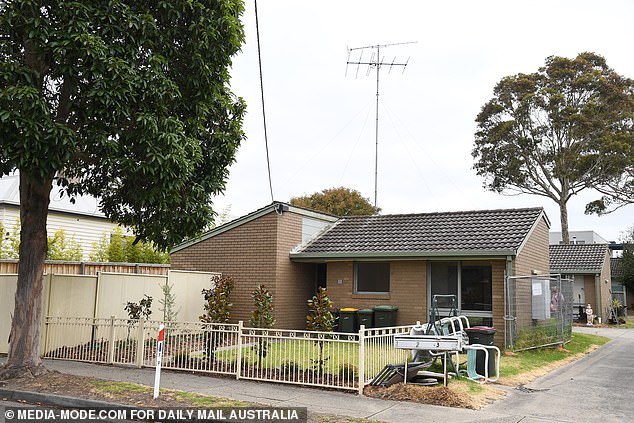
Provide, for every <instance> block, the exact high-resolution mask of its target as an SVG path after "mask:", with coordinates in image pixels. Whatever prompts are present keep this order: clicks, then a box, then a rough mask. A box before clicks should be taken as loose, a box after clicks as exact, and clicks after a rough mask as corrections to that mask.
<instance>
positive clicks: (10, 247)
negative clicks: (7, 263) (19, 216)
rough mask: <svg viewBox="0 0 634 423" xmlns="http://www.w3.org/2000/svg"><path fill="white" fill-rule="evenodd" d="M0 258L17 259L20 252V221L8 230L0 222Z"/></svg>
mask: <svg viewBox="0 0 634 423" xmlns="http://www.w3.org/2000/svg"><path fill="white" fill-rule="evenodd" d="M0 234H1V235H2V238H1V239H0V259H17V258H18V256H19V254H20V221H17V222H16V223H15V225H13V229H12V230H11V231H9V230H8V229H5V228H4V225H2V223H0Z"/></svg>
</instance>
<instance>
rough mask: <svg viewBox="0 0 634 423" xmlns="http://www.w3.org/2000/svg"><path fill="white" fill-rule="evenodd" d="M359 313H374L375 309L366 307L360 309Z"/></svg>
mask: <svg viewBox="0 0 634 423" xmlns="http://www.w3.org/2000/svg"><path fill="white" fill-rule="evenodd" d="M358 313H359V314H371V313H374V310H372V309H371V308H364V309H362V310H359V312H358Z"/></svg>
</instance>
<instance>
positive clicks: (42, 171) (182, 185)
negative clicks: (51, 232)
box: [0, 0, 245, 248]
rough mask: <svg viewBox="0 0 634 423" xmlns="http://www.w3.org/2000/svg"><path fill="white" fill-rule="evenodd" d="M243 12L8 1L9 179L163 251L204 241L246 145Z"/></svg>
mask: <svg viewBox="0 0 634 423" xmlns="http://www.w3.org/2000/svg"><path fill="white" fill-rule="evenodd" d="M242 12H243V4H242V1H240V0H216V1H211V0H194V1H191V0H169V1H145V0H143V1H141V0H114V1H113V0H90V1H87V0H86V1H64V0H61V1H50V0H49V1H35V0H21V1H11V0H9V1H3V2H0V139H1V140H2V143H1V144H0V175H4V174H8V173H10V172H13V171H15V170H16V169H18V170H19V171H20V172H21V173H24V174H26V175H28V176H29V178H31V179H33V180H37V181H42V183H47V181H50V180H51V179H52V178H55V179H56V181H57V184H58V186H59V188H58V189H60V190H61V191H62V192H63V193H65V194H68V195H70V196H73V195H77V194H84V193H89V194H92V195H94V196H97V197H99V198H101V209H102V211H103V212H104V213H105V214H106V215H107V216H108V217H109V218H110V219H112V220H114V221H117V222H119V223H121V224H122V225H124V226H127V227H131V228H133V229H134V231H135V233H136V234H137V235H138V237H139V239H148V240H151V241H153V242H155V243H156V244H157V245H158V246H159V247H161V248H167V247H169V246H171V245H174V244H175V243H178V242H179V241H180V240H181V239H183V237H185V236H188V235H193V234H195V233H196V232H197V231H198V230H199V229H200V228H201V227H203V226H204V225H205V224H207V223H208V222H209V221H210V220H211V218H212V217H213V210H212V208H211V205H210V201H209V200H210V196H211V195H215V194H218V193H220V192H222V191H223V189H224V187H225V180H226V178H227V176H228V170H227V167H228V166H229V165H230V164H231V163H232V162H233V161H234V157H235V153H236V149H237V148H238V146H239V144H240V142H241V141H242V139H243V138H244V135H243V132H242V117H243V114H244V111H245V106H244V103H243V101H242V99H240V98H237V97H236V96H235V95H234V94H233V93H232V92H231V91H230V89H229V68H230V66H231V57H232V56H233V55H234V54H236V53H237V52H238V51H239V49H240V45H241V43H242V42H243V39H244V34H243V27H242V24H241V22H240V16H241V14H242ZM48 183H50V182H48ZM56 189H57V188H56Z"/></svg>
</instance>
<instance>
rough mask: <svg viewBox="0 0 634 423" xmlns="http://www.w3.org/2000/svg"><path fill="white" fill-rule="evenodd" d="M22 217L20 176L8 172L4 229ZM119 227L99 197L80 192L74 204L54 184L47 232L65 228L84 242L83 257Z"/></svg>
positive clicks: (1, 185) (2, 201)
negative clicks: (103, 209)
mask: <svg viewBox="0 0 634 423" xmlns="http://www.w3.org/2000/svg"><path fill="white" fill-rule="evenodd" d="M19 221H20V177H19V175H9V176H4V177H2V178H0V223H2V226H3V227H4V230H5V233H4V234H2V235H3V236H4V237H6V236H7V233H11V232H12V231H13V230H14V228H15V227H16V224H18V223H19ZM115 227H117V224H116V223H113V222H111V221H110V220H108V219H107V218H106V216H105V215H104V214H103V213H101V211H99V204H98V201H97V199H96V198H94V197H91V196H81V197H76V198H75V203H74V204H73V203H72V202H71V201H70V199H69V198H68V196H63V197H61V196H60V194H59V192H58V190H56V189H55V187H53V190H52V191H51V199H50V205H49V212H48V217H47V221H46V229H47V232H48V235H49V236H51V235H53V234H54V233H55V232H56V231H58V230H60V229H63V230H64V231H65V232H66V235H67V236H68V237H69V238H72V239H74V240H75V241H76V242H78V243H79V244H80V245H81V248H82V252H83V259H84V260H87V259H88V256H89V254H90V252H91V251H92V250H93V247H94V244H95V243H97V242H99V241H101V240H102V239H103V237H104V236H105V235H106V234H110V233H111V232H112V231H113V229H114V228H115Z"/></svg>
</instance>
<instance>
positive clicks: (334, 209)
mask: <svg viewBox="0 0 634 423" xmlns="http://www.w3.org/2000/svg"><path fill="white" fill-rule="evenodd" d="M290 203H291V204H292V205H294V206H299V207H305V208H307V209H312V210H317V211H321V212H324V213H329V214H333V215H335V216H368V215H374V214H378V213H379V212H380V211H381V209H380V208H379V207H374V206H373V205H372V204H371V203H370V200H368V199H367V198H365V197H363V196H362V195H361V193H360V192H359V191H357V190H354V189H350V188H344V187H340V188H330V189H325V190H323V191H321V192H316V193H314V194H311V195H305V196H303V197H293V198H291V201H290Z"/></svg>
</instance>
